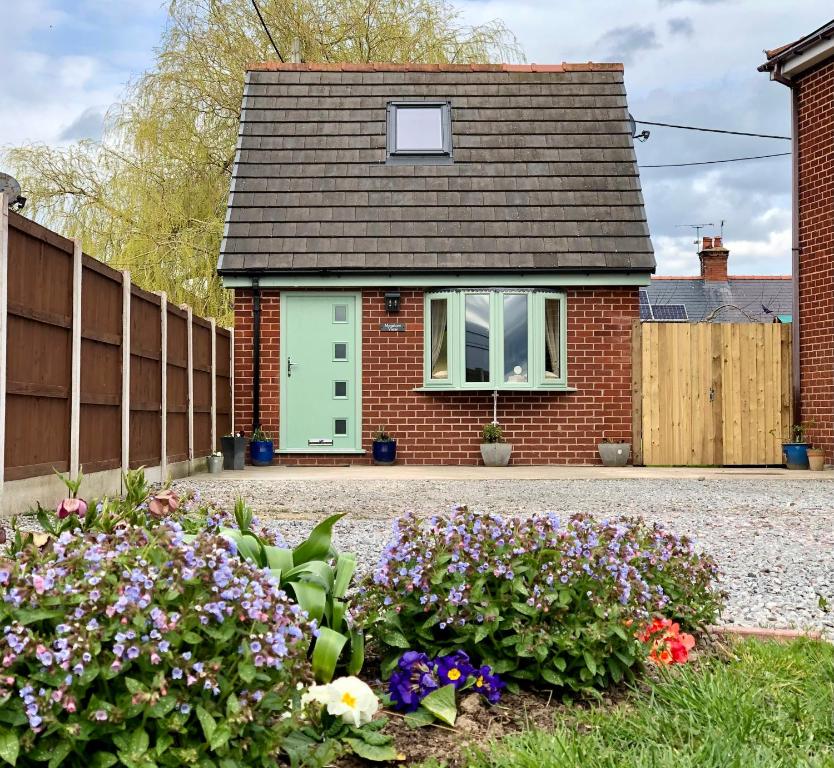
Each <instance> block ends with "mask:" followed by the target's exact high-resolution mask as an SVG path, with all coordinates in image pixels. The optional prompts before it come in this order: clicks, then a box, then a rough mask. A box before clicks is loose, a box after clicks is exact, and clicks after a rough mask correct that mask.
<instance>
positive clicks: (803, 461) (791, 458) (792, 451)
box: [782, 443, 809, 469]
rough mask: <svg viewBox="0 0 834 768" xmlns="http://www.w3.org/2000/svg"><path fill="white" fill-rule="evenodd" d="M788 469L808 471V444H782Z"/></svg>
mask: <svg viewBox="0 0 834 768" xmlns="http://www.w3.org/2000/svg"><path fill="white" fill-rule="evenodd" d="M782 453H783V455H784V457H785V466H787V468H788V469H808V468H809V465H808V443H782Z"/></svg>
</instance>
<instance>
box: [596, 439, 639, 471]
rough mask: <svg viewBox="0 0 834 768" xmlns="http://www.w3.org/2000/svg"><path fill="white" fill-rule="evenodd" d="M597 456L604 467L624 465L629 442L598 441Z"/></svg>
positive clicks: (626, 462)
mask: <svg viewBox="0 0 834 768" xmlns="http://www.w3.org/2000/svg"><path fill="white" fill-rule="evenodd" d="M597 450H598V451H599V457H600V458H601V459H602V464H603V466H605V467H624V466H625V465H626V464H628V456H629V454H630V453H631V443H600V444H599V445H598V446H597Z"/></svg>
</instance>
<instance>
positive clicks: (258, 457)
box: [249, 440, 275, 467]
mask: <svg viewBox="0 0 834 768" xmlns="http://www.w3.org/2000/svg"><path fill="white" fill-rule="evenodd" d="M274 455H275V449H274V448H273V446H272V440H253V441H252V442H251V443H249V457H250V458H251V459H252V463H253V464H254V465H255V466H256V467H268V466H269V465H270V464H272V457H273V456H274Z"/></svg>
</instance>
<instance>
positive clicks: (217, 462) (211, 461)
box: [206, 456, 223, 475]
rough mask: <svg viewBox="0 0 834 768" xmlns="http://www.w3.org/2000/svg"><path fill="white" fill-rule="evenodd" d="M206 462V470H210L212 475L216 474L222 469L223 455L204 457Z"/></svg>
mask: <svg viewBox="0 0 834 768" xmlns="http://www.w3.org/2000/svg"><path fill="white" fill-rule="evenodd" d="M206 463H207V464H208V471H209V472H211V474H213V475H217V474H219V473H220V471H221V470H222V469H223V457H222V456H209V457H208V458H207V459H206Z"/></svg>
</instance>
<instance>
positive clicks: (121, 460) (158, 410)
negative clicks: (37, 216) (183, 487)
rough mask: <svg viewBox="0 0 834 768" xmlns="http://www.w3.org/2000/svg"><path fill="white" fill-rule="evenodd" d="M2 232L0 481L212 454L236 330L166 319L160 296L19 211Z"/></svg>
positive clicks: (172, 313)
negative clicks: (232, 335) (214, 417)
mask: <svg viewBox="0 0 834 768" xmlns="http://www.w3.org/2000/svg"><path fill="white" fill-rule="evenodd" d="M0 227H2V229H0V249H2V250H0V263H3V264H5V265H6V273H5V274H3V275H0V307H2V306H4V305H6V307H7V309H6V312H5V317H4V318H3V320H4V321H5V322H0V334H5V338H0V343H2V342H5V347H6V354H5V360H3V359H2V355H0V375H2V373H3V371H4V370H5V377H4V378H3V380H2V385H3V386H5V393H6V394H5V399H4V400H3V399H0V458H2V464H0V483H2V482H5V481H15V480H23V479H25V478H31V477H37V476H41V475H51V474H52V472H53V470H58V471H60V472H67V471H69V472H76V471H77V470H78V469H79V466H80V468H83V471H84V472H85V473H87V474H90V473H95V472H99V471H105V470H115V469H119V468H121V467H122V466H123V465H127V466H129V467H134V468H135V467H138V466H140V465H143V466H146V467H148V468H155V467H162V468H163V471H164V470H165V469H167V467H168V465H170V464H174V463H180V462H185V461H187V460H188V459H189V458H195V459H198V458H201V457H203V456H206V455H208V454H209V453H211V452H212V450H214V449H215V446H214V445H212V442H213V440H212V437H213V432H214V429H215V425H214V424H212V414H213V413H215V414H216V423H217V429H219V430H221V431H223V432H226V431H228V430H229V429H230V427H231V391H230V386H231V371H230V362H229V347H230V343H229V339H230V332H229V331H227V330H225V329H221V328H217V329H215V326H214V323H213V322H209V321H207V320H205V319H203V318H199V317H193V315H191V313H190V312H189V310H187V309H183V308H179V307H176V306H172V305H170V304H168V303H167V302H166V303H165V322H164V323H163V318H162V303H163V301H162V299H161V297H160V296H158V295H157V294H153V293H149V292H147V291H144V290H141V289H140V288H138V287H136V286H133V285H132V284H131V283H130V279H129V276H125V275H123V274H122V273H121V272H117V271H116V270H114V269H112V268H110V267H109V266H107V265H106V264H103V263H101V262H99V261H97V260H95V259H94V258H92V257H90V256H87V255H84V254H82V253H81V251H80V248H77V247H76V244H75V243H74V242H73V241H71V240H68V239H66V238H64V237H61V236H60V235H58V234H56V233H55V232H52V231H51V230H49V229H47V228H45V227H43V226H41V225H39V224H36V223H35V222H32V221H30V220H29V219H26V218H24V217H23V216H20V215H19V214H17V213H14V212H7V211H6V209H4V210H3V211H2V215H0ZM0 311H2V309H0ZM189 318H191V329H192V340H191V355H189ZM213 333H215V334H216V335H215V336H214V337H213V336H212V334H213ZM128 337H129V338H128ZM163 345H164V347H163ZM213 350H216V354H217V360H216V362H217V367H216V370H213V368H212V365H213ZM163 358H165V370H164V371H163V369H162V366H163ZM189 361H192V362H193V365H192V367H191V374H192V376H193V390H192V387H191V384H192V382H190V380H189V373H190V372H189V365H190V362H189ZM3 363H4V364H5V369H3ZM163 381H164V382H165V390H164V392H163V388H162V387H163ZM215 386H216V388H217V389H216V391H215V389H214V387H215ZM1 391H2V386H0V392H1ZM2 397H3V396H2V394H0V398H2ZM163 407H165V413H163V411H162V409H163ZM192 422H193V428H194V429H193V440H192V439H191V437H190V432H191V430H190V426H191V424H192ZM163 425H164V426H163ZM163 428H164V430H165V434H164V435H163V431H162V430H163ZM4 435H5V439H3V436H4ZM188 468H189V469H190V465H189V467H188ZM182 471H183V468H182V467H180V468H179V469H178V470H177V472H182ZM104 482H106V483H111V484H112V483H113V481H112V479H111V478H110V476H108V479H106V480H104ZM115 485H116V486H118V474H115ZM0 487H1V486H0ZM114 490H117V488H114Z"/></svg>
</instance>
